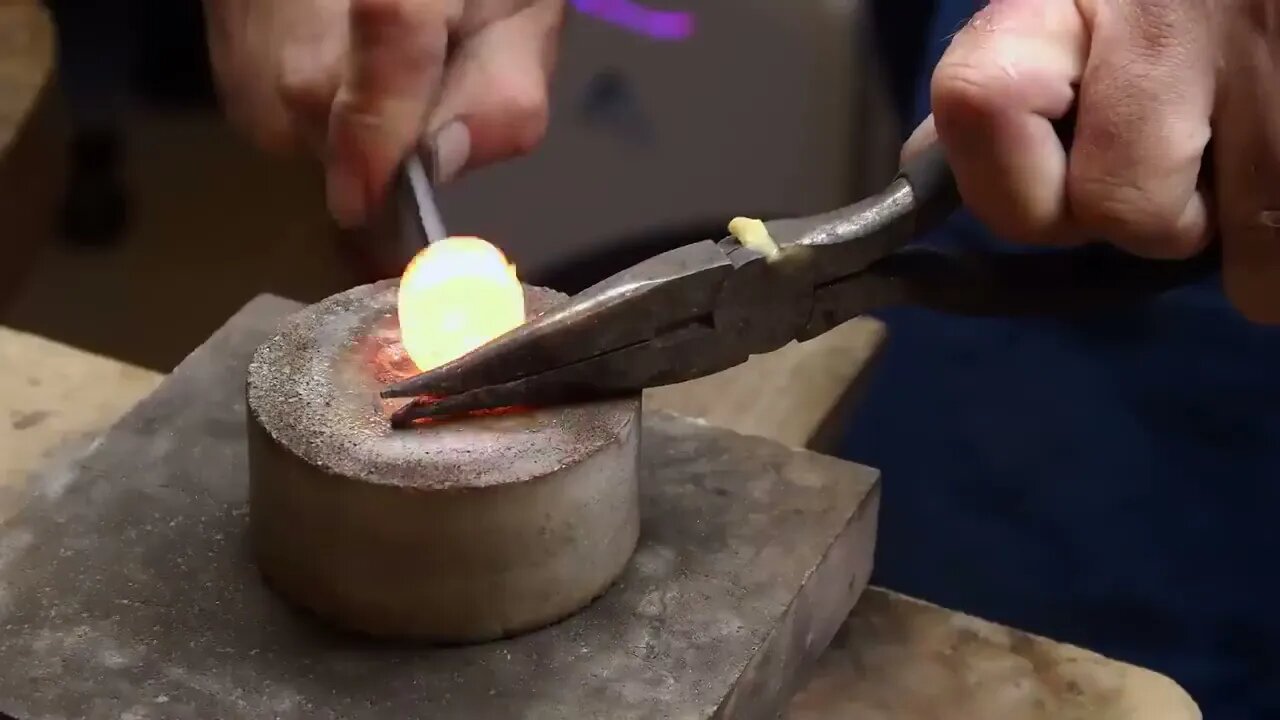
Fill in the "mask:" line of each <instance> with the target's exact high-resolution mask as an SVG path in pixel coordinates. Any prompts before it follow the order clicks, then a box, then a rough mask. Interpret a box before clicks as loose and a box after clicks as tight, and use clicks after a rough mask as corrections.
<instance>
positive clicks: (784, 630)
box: [0, 298, 879, 720]
mask: <svg viewBox="0 0 1280 720" xmlns="http://www.w3.org/2000/svg"><path fill="white" fill-rule="evenodd" d="M296 307H297V306H296V305H295V304H293V303H289V302H287V301H281V300H278V299H273V298H259V299H258V300H255V301H254V302H253V303H251V304H250V305H248V306H246V308H245V309H244V310H242V311H241V312H240V313H239V314H238V315H237V316H236V317H235V318H233V319H232V320H231V321H230V322H229V323H228V324H227V326H225V327H224V328H222V329H221V330H220V331H219V332H218V333H216V334H215V335H214V336H213V337H212V338H211V339H210V340H209V341H208V342H207V343H205V345H203V346H202V347H201V348H200V349H198V350H197V351H196V352H195V353H193V354H192V355H191V356H190V357H189V358H188V359H187V360H186V361H184V362H183V363H182V364H181V365H180V366H179V367H178V368H177V369H176V370H175V372H174V373H173V374H172V375H171V376H170V377H169V378H168V379H166V380H165V382H164V383H163V384H162V385H161V386H160V388H159V389H158V390H157V391H156V392H155V393H154V394H153V395H152V396H151V397H149V398H148V399H147V400H145V401H144V402H142V403H141V404H140V405H139V406H138V407H137V408H135V409H134V410H133V411H132V412H131V413H129V414H128V415H127V416H126V417H125V418H124V419H123V420H122V421H121V422H120V423H119V424H118V425H117V426H116V427H115V428H114V429H113V430H111V431H110V432H109V433H108V434H107V435H106V436H105V437H104V438H103V439H102V440H101V441H100V442H99V443H97V445H96V446H95V448H94V449H93V451H92V452H91V453H90V454H89V455H88V456H87V457H86V458H85V459H84V460H83V461H82V462H80V463H79V464H78V465H76V466H75V467H73V468H71V469H70V470H67V469H65V468H64V469H63V470H62V471H59V472H53V473H49V474H46V475H45V476H44V477H43V478H41V479H40V480H39V481H38V482H36V483H35V484H34V486H33V488H32V491H33V493H35V496H34V497H33V498H31V500H30V501H29V502H28V503H27V505H26V507H25V509H24V510H23V512H22V513H21V514H20V515H19V516H17V517H16V518H15V519H14V520H13V521H11V522H10V523H9V524H8V525H6V526H5V527H4V529H3V533H2V534H0V567H2V569H3V574H2V575H0V577H2V578H3V583H2V584H0V627H2V628H3V632H2V633H0V665H2V666H3V667H6V668H15V669H16V668H20V669H21V670H20V671H18V672H8V673H4V674H3V675H2V676H0V710H3V711H5V712H8V713H10V714H13V715H15V716H17V717H18V718H21V719H22V720H27V719H34V718H55V717H71V718H96V717H173V718H184V717H191V718H211V717H218V718H233V717H264V716H272V717H305V718H321V717H342V718H361V717H397V718H399V717H406V718H408V717H424V716H429V717H433V718H449V717H457V718H477V717H494V718H502V717H531V718H557V717H574V718H594V717H601V718H603V717H608V718H659V717H665V718H710V717H713V716H714V717H724V718H756V717H761V718H763V717H773V716H775V715H776V713H777V712H778V711H779V710H780V709H781V708H782V706H783V704H784V702H785V699H786V697H787V696H788V695H790V693H791V692H792V691H793V690H794V689H795V688H796V687H797V686H798V684H799V683H800V682H801V681H802V679H803V674H804V672H805V670H806V669H807V668H808V667H809V666H810V664H811V662H812V661H813V660H814V659H815V658H816V657H817V655H818V654H820V653H821V651H822V650H823V649H824V648H825V647H826V645H827V644H828V642H829V640H830V638H831V637H832V635H833V634H834V633H835V631H836V629H837V628H838V627H839V626H840V624H841V623H842V622H843V621H844V619H845V616H846V615H847V613H848V611H849V608H850V607H851V606H852V605H853V603H854V601H855V599H856V598H857V596H858V595H859V594H860V592H861V591H862V589H863V588H864V587H865V583H866V580H867V575H868V574H869V571H870V565H871V555H872V550H873V545H874V537H875V519H876V511H877V507H878V496H879V492H878V485H877V479H876V474H875V473H874V471H872V470H869V469H866V468H862V467H860V466H856V465H853V464H850V463H847V462H844V461H840V460H836V459H833V458H830V457H826V456H822V455H817V454H814V453H808V452H802V451H796V450H791V449H788V448H785V447H783V446H781V445H778V444H776V443H773V442H770V441H766V440H762V439H758V438H747V437H744V436H740V435H736V434H734V433H731V432H728V431H725V430H721V429H717V428H714V427H710V426H706V425H703V424H700V423H696V422H692V421H687V420H682V419H679V418H675V417H672V416H667V415H662V414H650V415H649V416H647V417H646V420H645V425H644V432H645V436H644V450H643V455H644V458H643V463H644V465H645V468H646V472H645V477H644V480H643V481H642V495H643V498H642V517H643V531H642V538H641V545H640V549H639V550H638V551H637V554H636V556H635V557H634V558H633V560H632V562H631V565H630V567H629V568H628V570H627V571H626V573H625V574H624V576H623V578H622V579H621V580H620V581H619V583H618V584H617V585H615V586H614V587H613V588H612V589H611V590H610V591H609V592H608V593H606V595H605V596H604V597H602V598H601V599H600V600H598V601H597V602H595V603H594V604H592V605H591V606H590V607H589V608H587V609H586V610H584V611H583V612H581V613H579V614H577V615H575V616H573V617H572V618H570V619H569V620H566V621H564V622H562V623H559V624H557V625H554V626H552V627H550V628H547V629H544V630H542V631H539V632H535V633H532V634H529V635H525V636H522V637H519V638H515V639H512V640H507V641H502V642H497V643H490V644H487V645H481V646H473V647H466V648H452V649H430V648H421V647H408V646H399V647H388V646H387V645H384V644H376V643H372V642H368V641H363V640H360V639H356V638H351V637H347V636H341V635H338V634H335V633H332V632H330V631H328V630H326V629H324V628H322V627H319V626H318V625H317V624H316V623H314V622H313V621H311V620H310V619H309V618H307V617H305V616H303V615H301V614H299V613H297V612H295V611H294V610H292V609H291V608H289V607H287V606H285V605H284V604H283V602H281V601H280V600H278V599H277V598H276V596H275V595H273V594H271V593H270V591H269V590H267V588H265V587H264V586H263V584H262V583H261V581H260V579H259V577H258V575H257V572H256V569H255V568H254V566H253V564H252V562H251V560H250V556H249V552H248V548H247V547H246V539H247V533H246V519H247V518H246V504H245V500H246V498H245V491H246V479H245V473H246V465H245V458H244V424H243V423H244V402H243V383H244V368H245V365H246V363H247V360H248V357H249V355H250V353H251V352H252V350H253V349H254V347H255V346H256V345H257V344H258V343H260V342H261V341H262V340H263V339H265V338H266V337H267V336H268V335H269V334H270V332H271V330H272V329H273V328H274V327H275V325H276V324H277V323H278V321H279V320H280V319H281V318H282V317H283V315H284V314H285V313H287V312H288V311H290V310H292V309H294V308H296Z"/></svg>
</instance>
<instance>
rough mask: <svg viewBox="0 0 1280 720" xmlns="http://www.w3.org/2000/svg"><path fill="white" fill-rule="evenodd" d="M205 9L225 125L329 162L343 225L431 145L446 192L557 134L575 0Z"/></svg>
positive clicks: (279, 3)
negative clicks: (561, 60) (552, 99)
mask: <svg viewBox="0 0 1280 720" xmlns="http://www.w3.org/2000/svg"><path fill="white" fill-rule="evenodd" d="M204 1H205V14H206V18H207V24H208V28H209V49H210V56H211V58H212V61H213V67H214V71H215V74H216V76H217V78H218V84H219V89H220V92H221V96H222V101H223V105H224V108H225V110H226V112H227V114H228V116H229V117H230V118H231V119H232V121H233V122H234V123H236V124H237V125H239V126H240V127H242V128H243V129H245V130H246V131H247V132H248V133H249V134H250V136H251V137H252V138H253V139H254V140H255V141H256V142H257V143H258V144H259V145H261V146H263V147H265V148H268V149H274V150H286V149H295V148H299V147H302V148H306V149H309V150H311V151H313V152H316V153H318V154H319V155H320V156H321V157H323V159H324V162H325V176H326V177H325V180H326V189H327V196H328V203H329V209H330V211H331V212H332V213H333V215H334V217H335V219H337V220H338V222H339V223H340V224H342V225H344V226H348V227H350V226H355V225H360V224H362V223H363V222H364V221H365V220H366V219H367V217H368V216H369V214H370V213H371V211H372V209H373V208H375V207H376V206H377V205H378V204H380V203H381V202H382V199H383V197H384V195H385V193H386V189H387V186H388V181H389V180H390V178H391V175H392V173H393V172H394V171H395V169H396V167H397V166H398V164H399V163H400V161H401V160H402V159H403V158H404V156H405V155H406V154H408V152H409V151H410V150H411V149H413V148H415V147H417V146H419V145H420V144H421V145H423V146H425V147H427V148H429V149H430V150H431V152H432V156H433V158H434V161H435V167H434V171H435V177H436V180H437V182H447V181H448V180H450V179H452V178H453V177H455V176H456V175H457V174H458V173H459V172H460V171H462V170H464V169H467V168H472V167H476V166H479V165H483V164H487V163H491V162H495V161H498V160H502V159H505V158H509V157H512V156H515V155H520V154H523V153H525V152H528V151H529V150H531V149H533V147H534V146H535V145H536V144H537V143H538V142H539V141H541V139H542V136H543V134H544V133H545V132H546V126H547V83H548V79H549V77H550V75H551V72H552V69H553V67H554V63H555V51H556V43H557V40H558V37H559V29H560V25H561V22H562V19H563V17H564V0H204Z"/></svg>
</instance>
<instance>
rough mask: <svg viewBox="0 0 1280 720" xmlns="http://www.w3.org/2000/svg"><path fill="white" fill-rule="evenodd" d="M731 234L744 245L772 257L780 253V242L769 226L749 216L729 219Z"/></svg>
mask: <svg viewBox="0 0 1280 720" xmlns="http://www.w3.org/2000/svg"><path fill="white" fill-rule="evenodd" d="M729 234H730V235H733V236H734V237H735V238H737V239H738V242H740V243H742V245H743V247H746V248H749V249H751V250H755V251H756V252H758V253H760V254H761V255H764V256H765V257H767V258H771V257H773V256H774V255H776V254H778V243H776V242H774V241H773V236H772V235H770V234H769V228H767V227H765V225H764V223H763V222H761V221H759V220H757V219H755V218H748V217H736V218H734V219H732V220H730V221H729Z"/></svg>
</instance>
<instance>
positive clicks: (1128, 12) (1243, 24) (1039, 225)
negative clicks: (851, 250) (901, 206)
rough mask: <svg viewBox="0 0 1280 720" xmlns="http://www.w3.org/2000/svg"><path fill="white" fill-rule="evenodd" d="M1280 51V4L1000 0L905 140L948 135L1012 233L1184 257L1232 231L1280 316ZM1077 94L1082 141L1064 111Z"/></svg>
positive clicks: (1246, 282) (959, 42) (1252, 297)
mask: <svg viewBox="0 0 1280 720" xmlns="http://www.w3.org/2000/svg"><path fill="white" fill-rule="evenodd" d="M1278 64H1280V2H1275V1H1274V0H993V1H992V2H991V3H990V4H989V5H988V6H987V7H986V8H984V9H983V10H982V11H981V12H979V13H978V14H977V15H976V16H975V17H974V18H973V20H972V21H971V22H970V23H969V24H968V25H967V26H966V27H965V28H964V29H963V30H961V31H960V33H958V34H957V35H956V37H955V38H954V39H953V41H952V43H951V46H950V47H949V49H948V50H947V52H946V54H945V56H944V57H943V59H942V61H941V62H940V63H939V65H938V67H937V69H936V71H935V72H934V76H933V87H932V108H933V113H934V114H933V116H932V117H931V118H930V119H929V120H928V121H926V122H925V124H924V125H922V126H921V127H920V128H919V129H917V131H916V133H915V135H913V137H912V139H911V140H910V141H908V144H907V147H906V148H905V149H904V154H908V155H909V154H910V153H912V152H915V151H916V150H918V149H919V148H920V147H921V146H922V145H923V144H924V143H926V142H928V141H929V140H932V139H933V138H934V137H937V138H938V139H940V140H941V142H942V144H943V146H944V147H945V149H946V153H947V156H948V159H949V160H950V162H951V165H952V167H953V168H954V170H955V175H956V180H957V183H958V185H959V188H960V192H961V195H962V196H963V198H964V200H965V204H966V205H967V206H968V207H969V208H970V209H971V210H972V211H973V213H974V214H975V216H977V217H978V218H979V219H980V220H982V221H983V222H984V223H986V224H987V225H988V226H989V227H991V228H992V230H994V231H995V232H996V233H997V234H999V235H1002V236H1004V237H1006V238H1008V239H1011V240H1017V241H1022V242H1027V243H1036V244H1050V245H1069V244H1076V243H1081V242H1084V241H1086V240H1090V239H1105V240H1108V241H1110V242H1112V243H1114V244H1116V245H1117V246H1119V247H1122V248H1124V249H1126V250H1129V251H1131V252H1133V253H1136V254H1140V255H1144V256H1149V257H1166V258H1181V257H1188V256H1190V255H1193V254H1195V253H1196V252H1198V251H1200V250H1201V249H1202V248H1204V247H1205V245H1206V243H1207V242H1208V240H1209V238H1210V237H1211V235H1212V234H1214V233H1215V232H1216V233H1217V234H1218V235H1219V236H1220V238H1221V240H1222V249H1223V264H1224V268H1223V279H1224V283H1225V286H1226V291H1227V294H1228V296H1229V297H1230V299H1231V300H1232V302H1233V303H1234V304H1235V305H1236V307H1238V308H1239V309H1240V310H1241V311H1242V312H1243V313H1244V315H1245V316H1247V317H1248V318H1250V319H1252V320H1255V321H1259V322H1265V323H1280V67H1278ZM1073 106H1074V107H1075V110H1076V113H1077V122H1076V133H1075V137H1074V140H1073V145H1072V147H1071V151H1070V153H1069V155H1068V153H1067V152H1065V151H1064V149H1063V146H1062V144H1061V143H1060V142H1059V140H1058V139H1057V137H1056V136H1055V135H1054V132H1053V129H1052V128H1051V126H1050V120H1052V119H1057V118H1061V117H1063V116H1065V115H1066V114H1067V113H1068V112H1069V111H1070V110H1071V109H1072V107H1073ZM1210 137H1212V140H1213V159H1212V167H1211V168H1207V169H1209V170H1212V172H1211V173H1202V170H1205V169H1206V168H1203V167H1202V165H1203V164H1204V162H1205V158H1206V155H1205V151H1206V148H1207V146H1208V144H1209V141H1210Z"/></svg>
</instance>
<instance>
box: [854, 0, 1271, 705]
mask: <svg viewBox="0 0 1280 720" xmlns="http://www.w3.org/2000/svg"><path fill="white" fill-rule="evenodd" d="M972 8H973V5H972V3H971V2H969V1H967V0H960V1H959V2H954V1H952V0H943V2H941V3H940V7H939V11H938V13H936V15H935V16H934V18H933V22H932V24H929V25H925V24H922V23H920V22H918V21H917V22H916V23H914V24H907V23H904V24H901V25H900V26H898V27H891V26H884V27H881V28H880V29H879V32H880V35H881V37H896V36H897V34H898V33H907V34H910V33H912V32H919V31H920V29H921V28H922V27H924V28H927V32H928V33H929V35H928V39H929V40H930V42H929V43H928V53H929V54H928V61H927V62H924V63H921V64H920V69H919V71H918V72H917V75H916V77H914V79H913V80H914V81H913V82H911V83H903V85H902V87H904V88H905V87H907V86H908V85H913V86H914V87H913V89H912V94H911V96H910V97H903V98H902V100H903V105H904V107H910V108H911V112H910V114H909V115H908V116H909V117H913V118H914V119H916V120H919V119H922V118H923V117H924V115H925V114H926V113H927V109H926V108H927V79H928V73H929V70H930V69H931V68H932V67H933V65H934V64H935V63H936V61H937V58H938V57H939V55H940V54H941V50H942V48H943V47H944V41H945V38H946V37H947V36H948V35H949V34H951V33H952V32H954V30H955V29H956V28H957V27H958V26H959V25H960V23H961V22H962V21H963V19H964V17H965V16H966V14H967V13H968V12H970V11H971V10H972ZM930 241H931V242H937V243H942V244H948V243H949V244H965V245H967V246H975V245H976V246H988V247H992V248H995V249H1006V248H1003V246H1001V244H1000V243H999V242H998V241H997V240H995V239H993V238H992V237H990V235H989V234H988V233H986V231H985V230H984V229H983V228H982V227H981V226H980V225H978V224H977V223H976V222H974V221H973V220H972V219H971V218H969V217H967V216H961V217H958V218H956V219H955V221H953V222H952V223H950V224H949V226H948V227H946V228H945V229H944V230H943V231H942V232H939V233H937V234H936V235H935V237H933V238H930ZM883 319H884V320H885V321H886V322H887V323H888V326H889V333H890V335H889V338H890V339H889V344H888V347H887V349H886V355H885V358H884V363H883V364H882V365H881V367H880V368H879V369H878V371H877V373H876V374H875V375H874V377H873V379H872V382H871V386H870V390H869V392H868V394H867V396H866V399H865V402H864V403H863V404H862V405H861V407H860V410H859V412H858V415H857V416H856V417H855V418H854V419H853V421H852V423H851V426H850V428H849V431H848V435H847V441H846V445H845V453H846V456H847V457H849V458H851V459H854V460H856V461H859V462H863V463H866V464H869V465H872V466H875V467H878V468H880V469H881V470H882V471H883V473H884V504H883V508H882V525H881V533H880V541H879V552H878V556H877V566H876V576H875V578H874V581H875V582H877V583H879V584H882V585H885V586H888V587H890V588H894V589H897V590H900V591H902V592H905V593H908V594H911V595H915V596H918V597H922V598H925V599H928V600H931V601H934V602H937V603H940V604H942V605H945V606H947V607H951V608H955V609H959V610H963V611H966V612H970V613H973V614H976V615H978V616H981V617H985V618H988V619H991V620H994V621H997V622H1001V623H1006V624H1009V625H1012V626H1015V627H1018V628H1022V629H1026V630H1029V631H1033V632H1037V633H1041V634H1045V635H1048V636H1050V637H1053V638H1055V639H1058V640H1062V641H1067V642H1072V643H1076V644H1079V645H1082V646H1085V647H1088V648H1091V649H1094V650H1096V651H1099V652H1101V653H1103V654H1105V655H1108V656H1110V657H1114V658H1118V659H1123V660H1127V661H1130V662H1133V663H1136V664H1138V665H1142V666H1144V667H1148V668H1152V669H1154V670H1157V671H1159V672H1162V673H1165V674H1167V675H1169V676H1171V677H1173V678H1174V679H1175V680H1177V681H1178V682H1179V683H1180V684H1181V685H1182V686H1183V687H1185V688H1187V690H1188V691H1189V692H1191V694H1192V695H1193V696H1194V697H1195V699H1196V700H1197V702H1198V703H1199V704H1200V706H1201V708H1202V709H1203V710H1204V712H1205V717H1206V718H1208V719H1209V720H1237V719H1248V720H1254V719H1262V718H1280V613H1278V612H1277V611H1276V599H1277V598H1280V563H1277V561H1276V560H1275V559H1273V558H1274V557H1275V555H1276V554H1277V553H1278V552H1280V530H1278V529H1277V525H1276V523H1275V520H1274V517H1275V514H1276V513H1277V512H1278V511H1280V331H1276V330H1272V329H1263V328H1258V327H1253V326H1250V325H1248V324H1246V323H1244V322H1243V321H1242V320H1240V319H1239V318H1238V317H1237V316H1236V315H1235V314H1234V313H1233V312H1232V311H1231V310H1230V308H1229V307H1228V306H1227V304H1226V302H1225V300H1224V299H1223V296H1222V293H1221V289H1220V287H1219V286H1218V285H1217V283H1216V282H1213V283H1206V284H1204V285H1202V286H1197V287H1192V288H1187V289H1184V290H1181V291H1178V292H1175V293H1171V294H1169V295H1167V296H1165V297H1162V298H1160V299H1158V300H1154V301H1152V302H1150V303H1148V304H1147V305H1145V306H1143V307H1140V308H1136V309H1132V310H1128V311H1124V312H1112V313H1107V314H1101V315H1098V316H1095V317H1090V318H1084V319H1079V320H1076V321H1070V322H1067V321H1052V320H1003V319H994V320H988V319H967V318H957V317H944V316H941V315H937V314H934V313H930V312H927V311H923V310H919V309H899V310H894V311H891V312H888V313H885V314H884V315H883Z"/></svg>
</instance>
